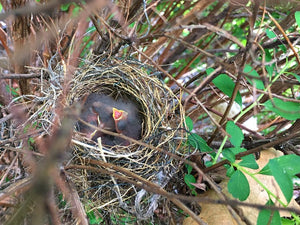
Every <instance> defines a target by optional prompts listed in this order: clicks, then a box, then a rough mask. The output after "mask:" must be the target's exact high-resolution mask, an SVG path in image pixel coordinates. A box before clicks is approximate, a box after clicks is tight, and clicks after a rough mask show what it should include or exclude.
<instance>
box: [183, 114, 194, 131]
mask: <svg viewBox="0 0 300 225" xmlns="http://www.w3.org/2000/svg"><path fill="white" fill-rule="evenodd" d="M185 124H186V126H187V129H188V130H189V131H191V130H193V128H194V124H193V120H192V119H191V118H190V117H188V116H186V117H185Z"/></svg>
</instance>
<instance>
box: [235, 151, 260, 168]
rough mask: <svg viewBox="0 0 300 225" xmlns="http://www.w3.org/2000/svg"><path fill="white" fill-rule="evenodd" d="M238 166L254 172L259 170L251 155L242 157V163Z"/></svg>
mask: <svg viewBox="0 0 300 225" xmlns="http://www.w3.org/2000/svg"><path fill="white" fill-rule="evenodd" d="M239 165H240V166H243V167H247V168H250V169H254V170H256V169H258V168H259V166H258V165H257V163H256V160H255V157H254V155H252V154H251V155H246V156H244V157H242V161H241V162H239Z"/></svg>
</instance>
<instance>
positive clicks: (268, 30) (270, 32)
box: [266, 29, 276, 39]
mask: <svg viewBox="0 0 300 225" xmlns="http://www.w3.org/2000/svg"><path fill="white" fill-rule="evenodd" d="M266 34H267V36H268V38H270V39H272V38H276V34H275V33H274V31H272V30H270V29H266Z"/></svg>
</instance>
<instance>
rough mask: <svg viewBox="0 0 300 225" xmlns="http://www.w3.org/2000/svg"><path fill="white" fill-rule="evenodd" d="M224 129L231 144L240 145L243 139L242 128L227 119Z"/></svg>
mask: <svg viewBox="0 0 300 225" xmlns="http://www.w3.org/2000/svg"><path fill="white" fill-rule="evenodd" d="M226 131H227V133H228V134H230V136H231V137H230V138H229V140H230V142H231V144H233V145H234V146H235V147H240V146H241V144H242V142H243V140H244V134H243V132H242V130H241V129H240V128H239V127H238V126H237V125H235V124H234V122H233V121H228V122H227V124H226Z"/></svg>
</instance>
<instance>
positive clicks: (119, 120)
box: [113, 98, 142, 140]
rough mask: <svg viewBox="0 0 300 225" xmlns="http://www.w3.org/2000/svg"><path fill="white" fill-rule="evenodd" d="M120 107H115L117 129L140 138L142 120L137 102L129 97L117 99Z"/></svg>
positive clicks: (134, 137)
mask: <svg viewBox="0 0 300 225" xmlns="http://www.w3.org/2000/svg"><path fill="white" fill-rule="evenodd" d="M117 106H118V109H116V108H113V118H114V121H115V127H116V131H117V132H118V133H121V134H124V135H125V136H128V137H131V138H133V139H136V140H138V139H140V138H141V133H142V120H141V117H140V113H139V110H138V107H137V105H136V104H134V103H133V102H131V101H130V100H127V99H122V98H119V99H118V100H117Z"/></svg>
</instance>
